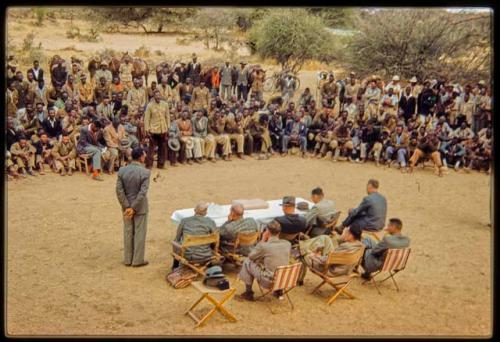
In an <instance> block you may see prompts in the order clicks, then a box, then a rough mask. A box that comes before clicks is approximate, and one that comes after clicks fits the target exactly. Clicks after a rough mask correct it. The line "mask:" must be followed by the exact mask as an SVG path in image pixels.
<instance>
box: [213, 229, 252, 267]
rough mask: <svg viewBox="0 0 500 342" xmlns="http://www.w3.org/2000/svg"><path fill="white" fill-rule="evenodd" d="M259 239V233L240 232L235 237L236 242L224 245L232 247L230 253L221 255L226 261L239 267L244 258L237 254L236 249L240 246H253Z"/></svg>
mask: <svg viewBox="0 0 500 342" xmlns="http://www.w3.org/2000/svg"><path fill="white" fill-rule="evenodd" d="M259 239H260V232H259V231H256V232H254V233H245V232H240V233H238V234H237V235H236V240H235V241H234V243H231V242H226V243H225V245H227V246H230V247H232V251H231V252H228V253H222V255H223V256H224V257H225V260H226V261H228V262H232V263H233V264H235V265H237V266H241V264H242V263H243V260H244V259H245V258H246V256H244V255H241V254H238V253H237V250H238V248H239V247H242V246H254V245H255V244H256V243H257V242H258V241H259Z"/></svg>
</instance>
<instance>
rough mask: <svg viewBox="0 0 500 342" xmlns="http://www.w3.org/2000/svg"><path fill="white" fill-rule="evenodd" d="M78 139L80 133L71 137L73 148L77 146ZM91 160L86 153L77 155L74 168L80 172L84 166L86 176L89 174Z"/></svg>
mask: <svg viewBox="0 0 500 342" xmlns="http://www.w3.org/2000/svg"><path fill="white" fill-rule="evenodd" d="M78 138H80V133H75V135H73V139H74V143H75V147H76V146H78ZM90 159H91V155H90V154H88V153H84V154H78V155H77V156H76V160H75V162H76V166H77V167H78V171H80V172H82V164H83V165H85V174H86V175H88V174H89V173H90V172H89V160H90Z"/></svg>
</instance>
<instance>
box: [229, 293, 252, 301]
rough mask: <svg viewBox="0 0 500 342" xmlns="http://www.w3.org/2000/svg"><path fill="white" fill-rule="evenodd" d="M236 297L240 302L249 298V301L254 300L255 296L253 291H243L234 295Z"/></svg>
mask: <svg viewBox="0 0 500 342" xmlns="http://www.w3.org/2000/svg"><path fill="white" fill-rule="evenodd" d="M234 299H236V300H237V301H239V302H242V301H245V300H248V301H249V302H253V301H254V298H253V292H246V291H245V292H243V293H241V294H239V295H236V296H235V297H234Z"/></svg>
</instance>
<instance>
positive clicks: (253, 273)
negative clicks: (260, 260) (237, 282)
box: [239, 259, 274, 289]
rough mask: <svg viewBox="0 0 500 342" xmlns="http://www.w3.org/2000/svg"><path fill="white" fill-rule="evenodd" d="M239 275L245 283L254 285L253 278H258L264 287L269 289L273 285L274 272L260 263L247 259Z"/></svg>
mask: <svg viewBox="0 0 500 342" xmlns="http://www.w3.org/2000/svg"><path fill="white" fill-rule="evenodd" d="M239 276H240V279H241V280H243V282H244V283H245V285H252V284H253V280H254V279H256V280H257V282H258V283H259V284H260V285H261V286H262V287H263V288H266V289H268V288H270V287H271V285H272V282H273V276H274V274H273V273H271V272H269V271H267V270H265V269H264V268H263V267H262V266H261V265H260V264H257V263H255V262H253V261H252V260H250V259H245V261H243V265H242V267H241V270H240V275H239Z"/></svg>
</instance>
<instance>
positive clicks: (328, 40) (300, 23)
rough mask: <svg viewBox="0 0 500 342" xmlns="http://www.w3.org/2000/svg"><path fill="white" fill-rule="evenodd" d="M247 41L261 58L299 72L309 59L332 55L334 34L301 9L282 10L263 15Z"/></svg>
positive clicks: (324, 57)
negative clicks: (274, 60) (274, 61)
mask: <svg viewBox="0 0 500 342" xmlns="http://www.w3.org/2000/svg"><path fill="white" fill-rule="evenodd" d="M248 38H249V41H250V43H251V45H253V47H254V49H255V52H257V53H258V54H259V55H260V56H261V57H263V58H274V59H276V60H277V62H278V63H279V64H280V65H281V67H282V69H289V70H291V71H292V72H298V71H299V70H300V69H301V67H302V65H303V64H304V62H305V61H306V60H309V59H319V60H321V59H327V58H328V57H330V56H332V54H333V50H332V46H333V45H334V37H333V35H332V34H331V33H330V32H328V31H327V30H326V27H325V26H324V24H323V22H322V20H321V19H320V18H318V17H316V16H313V15H311V14H309V13H308V12H307V11H306V10H304V9H283V10H281V11H276V12H273V13H271V14H268V15H266V16H265V17H264V18H263V19H261V20H259V21H258V22H257V23H256V24H255V25H254V26H253V27H252V29H251V30H250V31H249V34H248Z"/></svg>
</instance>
